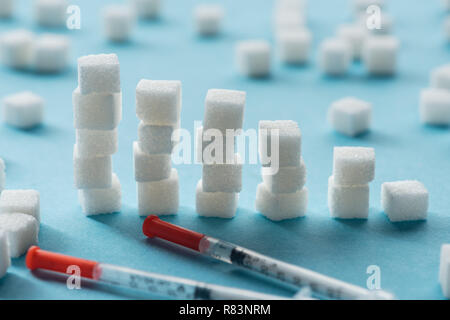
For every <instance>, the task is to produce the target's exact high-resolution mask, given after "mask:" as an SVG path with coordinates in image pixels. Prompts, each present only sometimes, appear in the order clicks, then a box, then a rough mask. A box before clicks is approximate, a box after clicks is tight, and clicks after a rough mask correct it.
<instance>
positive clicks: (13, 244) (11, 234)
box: [0, 213, 39, 258]
mask: <svg viewBox="0 0 450 320" xmlns="http://www.w3.org/2000/svg"><path fill="white" fill-rule="evenodd" d="M0 231H4V232H6V234H7V237H8V246H9V254H10V255H11V257H12V258H18V257H20V256H21V255H23V254H24V253H25V252H27V250H28V248H30V247H31V246H33V245H36V244H37V242H38V232H39V223H38V222H37V220H36V219H35V218H34V217H32V216H30V215H28V214H23V213H5V214H0Z"/></svg>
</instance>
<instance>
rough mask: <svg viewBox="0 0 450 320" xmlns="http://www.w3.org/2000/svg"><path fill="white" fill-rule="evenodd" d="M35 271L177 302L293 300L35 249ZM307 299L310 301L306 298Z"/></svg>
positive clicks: (31, 253)
mask: <svg viewBox="0 0 450 320" xmlns="http://www.w3.org/2000/svg"><path fill="white" fill-rule="evenodd" d="M26 264H27V267H28V268H29V269H31V270H35V269H44V270H50V271H54V272H59V273H66V272H67V270H68V268H69V267H73V266H76V267H78V268H79V270H80V276H81V277H83V278H88V279H91V280H94V281H99V282H103V283H108V284H111V285H117V286H122V287H127V288H132V289H136V290H141V291H145V292H148V293H153V294H157V295H161V296H165V297H171V298H175V299H195V300H282V299H290V298H284V297H280V296H275V295H268V294H263V293H259V292H254V291H249V290H241V289H238V288H232V287H225V286H219V285H214V284H209V283H204V282H198V281H193V280H189V279H183V278H178V277H172V276H166V275H162V274H156V273H150V272H144V271H139V270H134V269H130V268H125V267H119V266H115V265H110V264H105V263H99V262H95V261H91V260H85V259H80V258H75V257H71V256H66V255H62V254H59V253H54V252H50V251H44V250H41V249H40V248H39V247H36V246H34V247H31V248H30V249H29V250H28V253H27V257H26ZM305 299H307V298H305Z"/></svg>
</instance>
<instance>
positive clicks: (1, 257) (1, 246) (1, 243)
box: [0, 230, 11, 279]
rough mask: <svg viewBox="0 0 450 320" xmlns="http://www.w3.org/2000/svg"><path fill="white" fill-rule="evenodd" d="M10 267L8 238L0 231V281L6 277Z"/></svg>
mask: <svg viewBox="0 0 450 320" xmlns="http://www.w3.org/2000/svg"><path fill="white" fill-rule="evenodd" d="M10 266H11V257H10V256H9V248H8V236H7V234H6V232H5V231H3V230H0V279H1V278H3V277H4V276H5V275H6V272H8V268H9V267H10Z"/></svg>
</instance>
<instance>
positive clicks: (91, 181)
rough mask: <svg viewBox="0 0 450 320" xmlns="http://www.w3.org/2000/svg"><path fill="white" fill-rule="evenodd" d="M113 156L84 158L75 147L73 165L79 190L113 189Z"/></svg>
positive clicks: (76, 185)
mask: <svg viewBox="0 0 450 320" xmlns="http://www.w3.org/2000/svg"><path fill="white" fill-rule="evenodd" d="M111 162H112V161H111V156H104V157H92V158H82V157H81V156H80V155H79V154H78V147H77V146H76V145H75V146H74V151H73V163H74V176H75V187H76V188H77V189H100V188H110V187H111V172H112V163H111Z"/></svg>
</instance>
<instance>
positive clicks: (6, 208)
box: [0, 190, 41, 221]
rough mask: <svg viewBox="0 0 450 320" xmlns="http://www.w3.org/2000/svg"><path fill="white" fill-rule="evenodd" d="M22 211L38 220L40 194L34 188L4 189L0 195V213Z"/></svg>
mask: <svg viewBox="0 0 450 320" xmlns="http://www.w3.org/2000/svg"><path fill="white" fill-rule="evenodd" d="M15 212H19V213H24V214H28V215H30V216H32V217H34V218H35V219H36V220H37V221H40V219H41V218H40V196H39V192H38V191H36V190H4V191H3V192H2V193H1V195H0V214H3V213H15Z"/></svg>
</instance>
